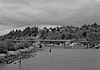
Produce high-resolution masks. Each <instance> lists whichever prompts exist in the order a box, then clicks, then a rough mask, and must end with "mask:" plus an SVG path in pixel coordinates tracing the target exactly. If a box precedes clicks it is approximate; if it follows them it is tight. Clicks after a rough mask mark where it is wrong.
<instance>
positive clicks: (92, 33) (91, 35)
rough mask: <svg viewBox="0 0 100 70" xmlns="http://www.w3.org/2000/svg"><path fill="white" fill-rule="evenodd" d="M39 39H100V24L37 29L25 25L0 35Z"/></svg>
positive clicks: (7, 37)
mask: <svg viewBox="0 0 100 70" xmlns="http://www.w3.org/2000/svg"><path fill="white" fill-rule="evenodd" d="M37 36H39V39H53V40H64V39H86V40H87V41H96V42H99V40H100V25H99V24H97V23H93V24H84V25H82V26H80V27H75V26H68V25H64V26H61V27H58V26H57V27H55V28H52V27H51V28H46V27H44V28H43V29H39V28H38V27H36V26H35V27H26V28H25V29H24V30H22V31H21V30H12V31H10V32H9V33H8V34H6V35H3V36H0V41H4V40H6V39H11V40H14V39H18V38H23V37H24V38H26V37H37Z"/></svg>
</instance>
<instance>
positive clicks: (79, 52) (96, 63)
mask: <svg viewBox="0 0 100 70" xmlns="http://www.w3.org/2000/svg"><path fill="white" fill-rule="evenodd" d="M0 70H100V50H99V49H98V50H96V49H61V48H52V51H51V53H50V52H49V48H45V50H44V51H41V52H38V53H37V55H36V56H35V57H33V58H29V59H26V60H22V64H19V63H16V64H13V63H12V64H9V65H6V64H4V65H0Z"/></svg>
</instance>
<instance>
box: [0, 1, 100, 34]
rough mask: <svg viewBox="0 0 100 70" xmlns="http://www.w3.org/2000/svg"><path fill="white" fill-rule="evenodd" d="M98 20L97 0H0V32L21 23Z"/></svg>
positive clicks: (35, 23) (66, 23)
mask: <svg viewBox="0 0 100 70" xmlns="http://www.w3.org/2000/svg"><path fill="white" fill-rule="evenodd" d="M94 22H98V23H100V0H0V35H1V34H2V33H3V34H4V33H6V32H8V31H9V30H10V29H15V28H22V27H24V26H33V25H37V26H40V25H41V26H44V25H53V26H55V25H75V26H80V25H82V24H90V23H94Z"/></svg>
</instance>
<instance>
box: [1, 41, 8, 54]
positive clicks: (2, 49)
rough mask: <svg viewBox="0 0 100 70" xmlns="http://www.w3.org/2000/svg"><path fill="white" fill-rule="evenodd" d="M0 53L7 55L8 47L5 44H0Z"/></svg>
mask: <svg viewBox="0 0 100 70" xmlns="http://www.w3.org/2000/svg"><path fill="white" fill-rule="evenodd" d="M0 53H7V46H6V44H5V43H4V42H0Z"/></svg>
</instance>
